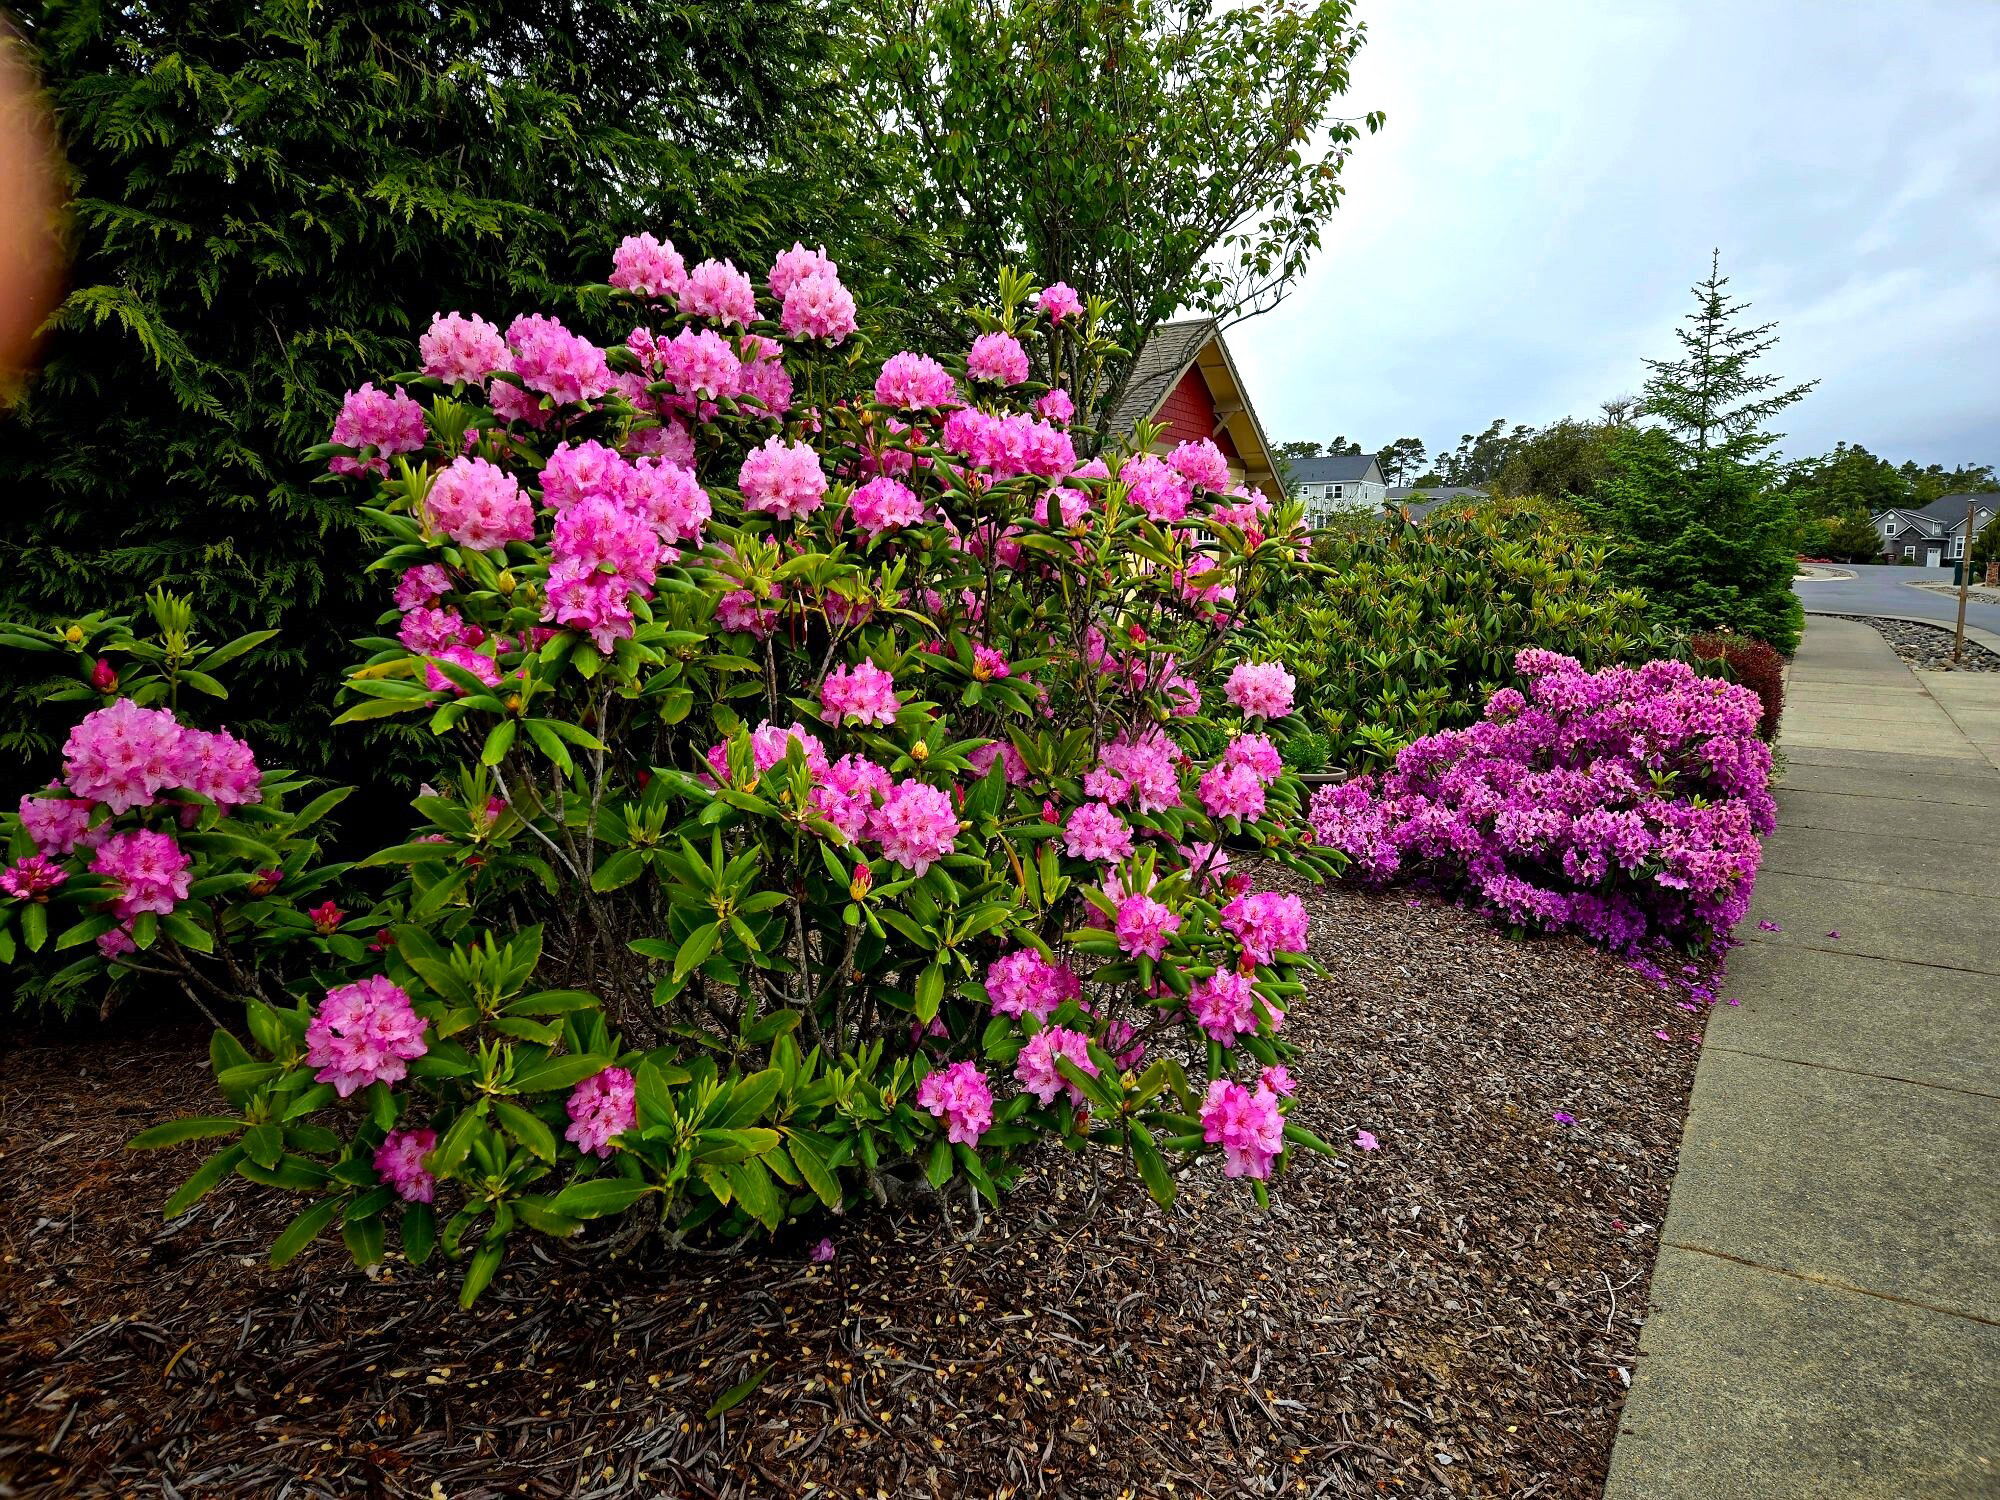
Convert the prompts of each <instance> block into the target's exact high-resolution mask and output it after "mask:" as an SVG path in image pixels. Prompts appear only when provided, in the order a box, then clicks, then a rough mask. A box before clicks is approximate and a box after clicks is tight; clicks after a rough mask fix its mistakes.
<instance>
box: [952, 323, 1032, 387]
mask: <svg viewBox="0 0 2000 1500" xmlns="http://www.w3.org/2000/svg"><path fill="white" fill-rule="evenodd" d="M965 373H966V374H967V375H968V376H970V377H971V378H972V379H974V380H982V381H985V382H986V383H987V384H989V385H1019V384H1020V383H1021V382H1022V381H1024V380H1026V379H1027V378H1028V351H1027V350H1025V349H1023V348H1022V347H1021V341H1020V340H1019V339H1017V338H1015V337H1014V335H1013V334H1011V333H982V334H980V335H979V337H978V338H976V339H974V340H973V341H972V351H971V352H970V353H969V354H967V355H966V356H965Z"/></svg>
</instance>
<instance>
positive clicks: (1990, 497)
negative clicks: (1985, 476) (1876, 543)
mask: <svg viewBox="0 0 2000 1500" xmlns="http://www.w3.org/2000/svg"><path fill="white" fill-rule="evenodd" d="M1968 500H1976V501H1978V502H1979V504H1980V505H1982V506H1984V507H1985V508H1986V509H1987V510H1988V511H2000V495H1996V494H1977V493H1975V494H1969V495H1968V494H1958V495H1940V496H1938V497H1937V499H1935V500H1933V501H1931V503H1930V504H1929V505H1922V506H1916V505H1898V506H1895V507H1893V509H1892V510H1878V511H1877V512H1875V519H1876V520H1877V521H1878V522H1879V521H1880V520H1881V519H1882V518H1883V517H1884V516H1886V515H1890V514H1895V515H1899V516H1905V517H1908V518H1909V519H1911V520H1921V521H1936V522H1937V523H1938V524H1939V525H1940V526H1946V525H1948V526H1951V527H1952V528H1953V529H1956V528H1958V527H1960V526H1963V525H1964V524H1965V502H1966V501H1968Z"/></svg>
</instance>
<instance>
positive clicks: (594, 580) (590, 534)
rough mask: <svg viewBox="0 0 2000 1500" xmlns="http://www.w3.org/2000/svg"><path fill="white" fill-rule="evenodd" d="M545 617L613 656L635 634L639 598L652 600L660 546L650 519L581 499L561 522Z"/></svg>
mask: <svg viewBox="0 0 2000 1500" xmlns="http://www.w3.org/2000/svg"><path fill="white" fill-rule="evenodd" d="M550 556H551V557H552V558H553V559H554V561H553V563H552V564H551V566H550V568H549V584H548V598H547V601H546V603H545V604H544V605H543V608H542V618H543V619H545V620H552V621H554V622H555V623H556V624H558V625H561V626H563V627H564V628H566V629H569V630H579V631H582V632H583V633H584V634H586V635H588V636H589V637H590V638H591V641H592V642H593V643H594V644H595V645H596V647H597V649H598V650H600V651H609V650H610V649H611V648H612V646H613V645H615V644H616V643H617V642H618V641H619V640H621V639H623V638H624V637H626V636H629V635H630V634H631V633H632V618H633V617H632V602H631V596H632V595H633V594H634V593H637V594H639V595H640V596H641V597H649V596H650V595H651V593H652V589H653V580H654V577H655V575H656V574H657V572H658V570H659V560H660V544H659V537H658V535H657V534H656V533H655V532H654V530H653V528H652V527H651V525H649V524H648V523H647V521H646V518H645V517H643V516H641V515H638V514H636V513H635V512H632V511H629V510H626V509H624V508H623V507H622V506H619V505H615V504H613V503H612V502H611V501H609V500H601V499H589V500H581V501H578V502H577V503H576V504H574V505H572V506H571V507H570V508H569V509H568V510H566V511H564V512H563V513H562V514H561V515H560V516H558V517H557V518H556V529H555V540H554V542H553V544H552V545H551V548H550Z"/></svg>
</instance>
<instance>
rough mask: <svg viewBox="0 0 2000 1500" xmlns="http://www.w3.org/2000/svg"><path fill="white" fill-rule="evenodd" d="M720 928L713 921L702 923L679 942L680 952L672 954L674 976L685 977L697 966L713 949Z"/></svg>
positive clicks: (720, 930) (719, 934) (720, 931)
mask: <svg viewBox="0 0 2000 1500" xmlns="http://www.w3.org/2000/svg"><path fill="white" fill-rule="evenodd" d="M721 934H722V929H721V927H720V926H718V925H717V924H716V923H714V922H706V923H703V924H702V925H701V926H700V927H697V928H695V930H694V931H693V932H691V933H689V934H688V936H687V941H686V942H684V943H682V944H681V949H680V952H679V953H677V954H675V955H674V978H675V979H685V978H686V977H687V976H688V975H689V974H690V973H691V972H693V970H695V969H696V968H698V967H699V966H700V965H701V963H702V962H703V961H704V960H705V959H706V958H707V957H708V955H709V954H711V953H713V952H714V951H715V942H716V939H717V938H718V937H720V936H721Z"/></svg>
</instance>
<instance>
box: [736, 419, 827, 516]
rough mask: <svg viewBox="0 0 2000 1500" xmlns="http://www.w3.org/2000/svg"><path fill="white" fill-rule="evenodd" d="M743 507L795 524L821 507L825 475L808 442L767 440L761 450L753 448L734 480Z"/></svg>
mask: <svg viewBox="0 0 2000 1500" xmlns="http://www.w3.org/2000/svg"><path fill="white" fill-rule="evenodd" d="M737 485H738V487H739V488H740V489H741V490H742V491H743V504H744V506H745V508H747V509H749V510H757V511H763V512H765V513H767V514H769V515H773V516H776V517H777V518H778V519H779V520H781V521H796V520H798V519H799V518H800V517H801V516H809V515H811V514H812V513H813V512H814V511H816V510H818V509H819V508H820V504H821V502H822V501H823V500H824V499H825V497H826V474H825V473H824V472H823V471H822V470H821V468H820V465H819V454H818V453H816V452H814V451H813V449H812V446H811V445H810V444H808V443H787V442H785V441H784V440H783V439H782V438H776V437H772V438H766V439H765V440H764V445H763V446H762V447H761V448H752V449H751V450H750V452H749V454H748V455H747V456H746V457H745V458H744V460H743V469H742V473H741V474H740V475H739V476H738V479H737Z"/></svg>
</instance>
